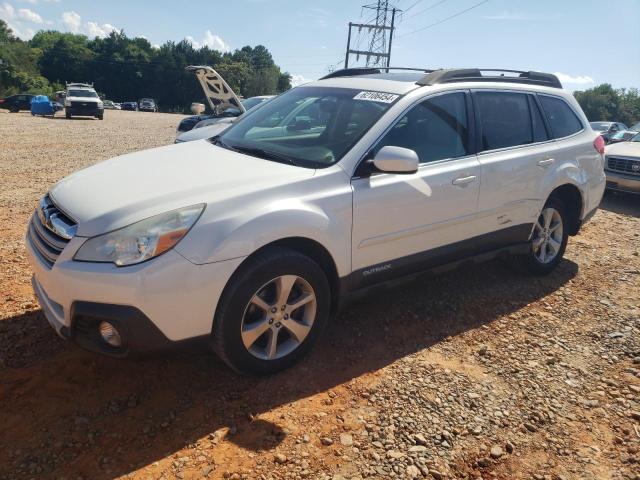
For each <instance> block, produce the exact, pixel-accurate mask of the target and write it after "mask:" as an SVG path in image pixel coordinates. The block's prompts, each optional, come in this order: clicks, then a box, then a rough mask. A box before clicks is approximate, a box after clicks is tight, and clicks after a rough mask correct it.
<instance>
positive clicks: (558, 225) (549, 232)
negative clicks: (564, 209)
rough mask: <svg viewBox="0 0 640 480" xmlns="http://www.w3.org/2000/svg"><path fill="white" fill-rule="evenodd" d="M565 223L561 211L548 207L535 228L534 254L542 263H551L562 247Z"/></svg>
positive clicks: (541, 214) (543, 211)
mask: <svg viewBox="0 0 640 480" xmlns="http://www.w3.org/2000/svg"><path fill="white" fill-rule="evenodd" d="M562 236H563V225H562V216H561V215H560V212H558V210H556V209H555V208H553V207H546V208H545V209H544V210H542V212H541V213H540V216H539V217H538V221H537V222H536V224H535V226H534V228H533V239H532V246H533V255H534V256H535V258H536V260H538V261H539V262H540V263H551V262H553V260H555V258H556V257H557V256H558V254H559V253H560V249H561V247H562Z"/></svg>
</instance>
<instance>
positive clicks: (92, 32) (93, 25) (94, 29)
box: [85, 22, 118, 38]
mask: <svg viewBox="0 0 640 480" xmlns="http://www.w3.org/2000/svg"><path fill="white" fill-rule="evenodd" d="M85 30H86V31H87V35H89V37H103V38H104V37H107V36H109V34H110V33H111V32H117V31H118V29H117V28H116V27H114V26H113V25H111V24H110V23H103V24H102V25H100V24H98V23H97V22H87V23H85Z"/></svg>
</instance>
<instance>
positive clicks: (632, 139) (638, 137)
mask: <svg viewBox="0 0 640 480" xmlns="http://www.w3.org/2000/svg"><path fill="white" fill-rule="evenodd" d="M629 141H630V142H638V143H640V133H638V134H637V135H636V136H635V137H632V138H631V140H629Z"/></svg>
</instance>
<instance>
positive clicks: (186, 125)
mask: <svg viewBox="0 0 640 480" xmlns="http://www.w3.org/2000/svg"><path fill="white" fill-rule="evenodd" d="M273 97H274V96H273V95H261V96H257V97H249V98H245V99H243V100H240V103H241V104H242V106H243V107H244V108H245V110H249V109H251V108H252V107H254V106H256V105H259V104H261V103H262V102H265V101H267V100H269V99H270V98H273ZM242 113H243V112H241V111H240V110H239V109H237V108H235V107H229V108H227V109H226V110H223V111H222V112H220V113H219V114H213V113H212V114H203V115H192V116H190V117H186V118H183V119H182V121H181V122H180V123H179V124H178V128H177V134H178V135H179V134H181V133H184V132H188V131H189V130H191V129H192V128H195V126H196V125H199V124H200V127H201V128H202V127H205V126H207V125H211V124H214V123H216V122H217V121H218V120H221V119H223V118H234V117H238V116H240V115H241V114H242ZM202 122H205V123H202ZM206 122H210V123H206Z"/></svg>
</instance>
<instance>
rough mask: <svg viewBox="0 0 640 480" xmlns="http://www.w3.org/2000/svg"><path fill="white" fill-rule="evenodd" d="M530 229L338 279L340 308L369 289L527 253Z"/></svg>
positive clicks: (521, 227)
mask: <svg viewBox="0 0 640 480" xmlns="http://www.w3.org/2000/svg"><path fill="white" fill-rule="evenodd" d="M532 229H533V224H531V223H527V224H522V225H516V226H514V227H509V228H505V229H502V230H498V231H497V232H491V233H488V234H485V235H480V236H477V237H473V238H470V239H468V240H463V241H461V242H456V243H453V244H451V245H445V246H442V247H438V248H434V249H432V250H426V251H424V252H419V253H415V254H412V255H408V256H406V257H401V258H396V259H394V260H389V261H388V262H384V263H380V264H377V265H371V266H369V267H366V268H363V269H360V270H356V271H354V272H352V273H351V274H349V275H347V276H346V277H342V278H341V279H340V306H341V307H342V306H344V305H345V304H348V303H351V301H352V300H353V299H354V298H359V297H362V296H366V295H368V294H369V293H370V292H371V291H373V290H378V289H381V288H382V289H386V288H390V287H393V286H395V285H397V284H399V283H405V282H407V281H411V280H412V279H414V278H415V277H416V276H419V275H423V274H425V273H431V274H439V273H443V272H446V271H450V270H454V269H457V268H459V267H460V266H461V265H465V264H469V263H482V262H486V261H489V260H493V259H494V258H497V257H500V256H508V255H517V254H524V253H527V252H528V250H529V248H530V244H529V236H530V235H531V231H532Z"/></svg>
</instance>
